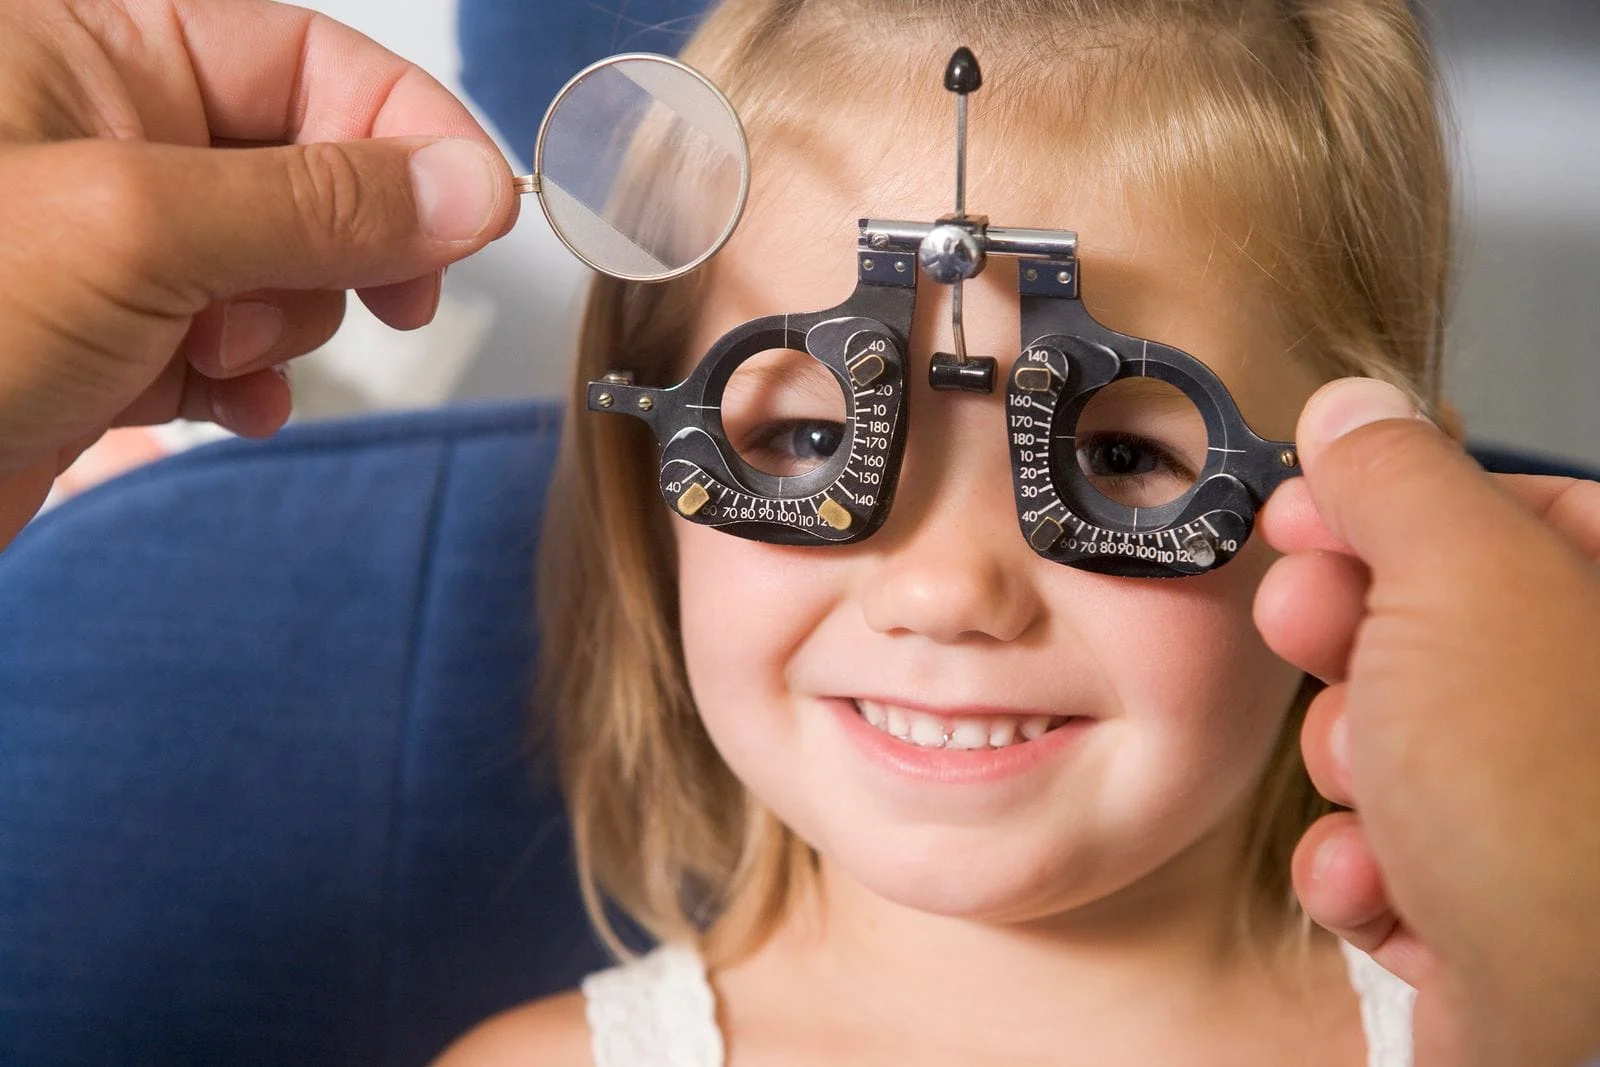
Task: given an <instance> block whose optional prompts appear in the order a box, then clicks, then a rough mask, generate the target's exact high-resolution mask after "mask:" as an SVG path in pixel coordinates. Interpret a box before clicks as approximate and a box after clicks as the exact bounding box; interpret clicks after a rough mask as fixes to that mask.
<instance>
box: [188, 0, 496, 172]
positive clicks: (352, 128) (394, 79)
mask: <svg viewBox="0 0 1600 1067" xmlns="http://www.w3.org/2000/svg"><path fill="white" fill-rule="evenodd" d="M172 11H173V15H174V19H175V22H176V24H177V26H178V27H179V29H180V32H181V33H182V36H183V45H184V46H185V49H186V50H187V52H188V55H189V62H190V64H191V66H192V67H193V70H194V76H195V83H196V85H197V86H198V88H199V91H200V95H201V98H202V101H203V104H204V107H205V113H206V120H207V123H208V124H209V127H210V130H211V133H212V136H213V137H214V138H219V139H224V140H235V141H251V142H284V143H306V142H312V141H346V140H353V139H356V138H363V137H402V136H408V135H413V134H431V135H438V136H444V137H468V138H472V139H474V140H478V141H484V142H488V141H489V140H490V138H489V136H488V134H486V133H485V132H484V130H483V127H481V126H479V125H478V123H477V121H476V120H475V119H474V118H473V117H472V114H471V112H469V111H468V110H467V108H466V106H465V105H463V104H462V103H461V101H459V100H457V99H456V98H455V97H454V96H453V95H452V94H451V93H450V91H449V90H447V89H446V88H445V87H444V86H443V85H440V84H439V82H438V81H436V80H435V79H434V78H433V77H432V76H431V75H429V74H428V73H427V72H426V71H424V70H423V69H422V68H421V67H418V66H417V65H416V64H414V63H411V62H408V61H407V60H404V59H402V58H400V57H399V56H397V55H395V54H394V53H393V52H391V51H389V50H388V49H387V48H384V47H383V46H382V45H380V44H378V43H377V42H376V41H373V40H372V39H370V38H368V37H366V36H364V35H363V34H361V33H359V32H357V31H356V30H353V29H351V28H350V27H348V26H345V25H343V24H342V23H339V22H335V21H334V20H333V19H330V18H328V17H327V16H325V15H322V14H319V13H318V12H315V11H307V10H306V9H304V8H298V7H290V6H288V5H287V4H278V3H273V2H271V0H172Z"/></svg>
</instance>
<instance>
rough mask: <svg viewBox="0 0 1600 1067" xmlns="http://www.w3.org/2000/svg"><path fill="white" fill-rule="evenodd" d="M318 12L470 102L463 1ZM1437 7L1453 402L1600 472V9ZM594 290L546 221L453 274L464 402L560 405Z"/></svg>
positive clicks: (1589, 5)
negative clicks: (466, 341)
mask: <svg viewBox="0 0 1600 1067" xmlns="http://www.w3.org/2000/svg"><path fill="white" fill-rule="evenodd" d="M527 2H529V3H537V2H539V0H527ZM592 2H594V3H597V4H602V5H605V4H611V5H615V4H619V3H623V2H624V0H592ZM311 6H314V7H317V8H319V9H320V10H322V11H324V12H326V13H328V14H329V15H332V16H333V17H335V18H338V19H340V20H341V21H343V22H347V23H349V24H351V25H353V26H355V27H357V28H359V29H361V30H362V31H364V32H365V33H367V34H369V35H370V36H372V37H374V38H376V39H377V40H379V41H381V42H382V43H384V44H385V45H387V46H388V47H390V48H392V49H394V50H395V51H397V52H399V53H401V54H402V55H405V56H407V57H408V58H410V59H412V60H414V61H416V62H418V63H420V64H421V65H422V66H423V67H425V68H427V69H428V70H430V71H431V72H433V73H434V74H435V76H437V77H439V78H440V79H441V80H442V81H444V82H445V83H446V84H447V85H450V86H452V87H453V88H455V89H456V90H457V91H458V92H459V84H458V82H457V70H458V67H459V63H458V59H457V56H456V52H455V40H454V39H455V32H454V3H453V0H410V2H406V3H404V4H398V3H394V2H392V0H313V3H312V4H311ZM1428 6H1429V7H1430V8H1431V9H1432V14H1431V16H1430V18H1431V20H1432V21H1433V22H1434V23H1435V27H1436V40H1437V44H1438V48H1439V51H1440V55H1441V58H1442V61H1443V64H1444V67H1445V71H1446V79H1447V81H1448V83H1449V86H1450V91H1451V94H1452V96H1453V98H1454V102H1455V107H1456V113H1457V118H1458V124H1459V128H1460V141H1461V145H1462V153H1463V159H1462V165H1461V173H1462V180H1461V202H1462V205H1463V217H1464V221H1465V225H1464V227H1463V232H1462V239H1461V246H1460V247H1461V254H1460V256H1459V259H1460V262H1461V273H1460V280H1459V283H1458V286H1457V293H1458V302H1457V308H1456V315H1455V318H1454V326H1455V331H1454V339H1453V351H1452V355H1451V363H1450V370H1449V372H1448V376H1447V383H1448V384H1447V387H1448V390H1449V392H1450V393H1451V394H1452V396H1453V397H1454V399H1456V401H1457V402H1458V403H1459V404H1460V406H1461V407H1462V409H1463V411H1464V412H1465V414H1466V416H1467V424H1468V429H1469V431H1470V432H1471V433H1472V434H1473V435H1474V436H1475V437H1478V438H1481V439H1484V440H1490V441H1497V442H1503V443H1508V444H1514V445H1518V446H1522V447H1526V448H1535V449H1541V450H1545V451H1551V452H1556V453H1562V454H1565V455H1568V456H1573V457H1577V458H1581V459H1583V460H1586V461H1588V462H1591V463H1595V464H1597V465H1600V418H1597V417H1596V408H1597V406H1600V3H1596V2H1594V0H1523V2H1520V3H1518V4H1515V5H1507V4H1504V3H1501V2H1500V0H1431V3H1430V4H1429V5H1428ZM581 279H582V273H581V270H580V269H579V268H578V267H577V266H576V265H575V264H574V263H573V262H572V261H570V259H569V258H568V257H567V256H566V255H565V254H564V253H563V252H562V251H561V250H560V248H559V246H558V245H556V244H555V242H554V239H553V238H552V237H550V235H549V234H548V231H547V230H546V228H545V223H544V219H543V217H542V216H541V215H540V213H539V211H538V210H537V206H536V205H534V204H532V203H529V204H527V205H525V210H524V213H523V219H522V221H521V222H520V223H519V224H518V226H517V228H516V230H515V231H514V233H513V234H512V236H510V237H508V238H507V239H505V240H503V241H501V242H499V243H498V244H496V245H495V246H492V247H491V248H490V249H488V250H487V251H485V252H484V253H482V254H480V255H479V256H477V257H474V258H473V259H472V260H469V261H467V262H465V263H462V264H460V265H458V266H456V267H453V268H452V269H451V271H450V276H449V282H448V286H447V293H448V294H450V296H451V298H452V299H459V300H461V301H463V302H464V303H466V304H468V305H471V306H474V307H487V308H489V309H491V311H492V314H493V321H492V323H491V324H490V325H489V326H488V328H487V336H486V337H485V338H484V339H483V342H482V344H481V346H480V354H479V355H478V356H477V357H476V358H475V359H474V360H473V361H472V363H471V365H470V366H468V367H467V368H466V369H465V370H464V371H463V373H462V375H461V376H460V379H459V381H458V382H457V383H456V384H455V386H454V390H453V391H454V394H455V395H456V396H457V397H460V398H476V397H485V396H507V395H527V394H553V393H559V392H561V391H562V389H563V387H564V382H565V374H566V368H565V367H564V365H563V357H562V354H563V352H564V346H563V345H562V344H560V343H559V342H560V339H562V338H565V337H567V336H570V330H571V326H572V304H573V298H574V294H575V293H576V291H577V287H578V285H579V284H580V282H581ZM353 325H354V326H355V328H357V329H362V327H361V326H360V324H359V322H357V323H354V324H353ZM442 325H444V326H445V327H446V328H448V327H449V324H448V323H447V324H442ZM362 336H363V337H364V338H365V337H368V336H373V337H377V338H379V339H378V340H375V341H373V342H372V343H373V344H375V345H377V346H378V347H379V349H380V350H379V351H377V352H375V353H373V355H372V356H371V358H372V359H374V360H378V359H382V358H383V353H382V351H381V348H382V346H383V345H384V344H385V343H392V341H391V342H385V341H383V340H382V339H381V335H379V334H376V333H375V332H374V333H372V334H368V333H365V332H364V333H363V334H362ZM428 338H429V335H428V334H427V333H426V332H424V333H423V334H421V335H420V336H419V337H418V338H416V339H415V340H416V341H417V342H420V343H423V344H428V343H433V344H439V345H441V346H443V345H445V343H446V342H447V340H448V339H446V338H442V337H437V336H436V337H435V338H434V339H433V340H432V341H431V342H430V341H429V339H428Z"/></svg>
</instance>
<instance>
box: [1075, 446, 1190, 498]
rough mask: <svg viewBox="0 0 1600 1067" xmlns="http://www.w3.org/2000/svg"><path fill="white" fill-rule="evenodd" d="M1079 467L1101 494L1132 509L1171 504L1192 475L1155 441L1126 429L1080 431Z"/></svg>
mask: <svg viewBox="0 0 1600 1067" xmlns="http://www.w3.org/2000/svg"><path fill="white" fill-rule="evenodd" d="M1078 469H1079V470H1081V471H1083V473H1084V474H1085V475H1086V476H1088V478H1089V479H1090V481H1091V482H1093V483H1094V486H1095V488H1096V489H1098V490H1099V491H1100V493H1101V495H1103V496H1105V497H1106V498H1108V499H1110V500H1113V501H1115V502H1117V503H1118V504H1122V505H1124V506H1126V507H1132V508H1155V507H1161V506H1162V505H1163V504H1170V503H1171V502H1172V501H1174V500H1176V499H1178V498H1179V497H1180V496H1182V495H1183V494H1184V493H1186V492H1188V491H1189V488H1190V487H1191V486H1192V485H1194V479H1195V475H1194V472H1193V471H1192V470H1190V469H1189V468H1188V466H1187V465H1186V464H1184V462H1183V461H1182V460H1180V459H1178V458H1177V457H1176V456H1174V455H1173V454H1172V451H1171V450H1170V449H1168V448H1166V447H1165V446H1163V445H1162V444H1161V443H1160V442H1158V441H1152V440H1150V439H1149V438H1148V437H1140V436H1139V435H1137V434H1130V433H1125V432H1114V431H1112V432H1100V433H1092V434H1083V433H1080V434H1079V437H1078Z"/></svg>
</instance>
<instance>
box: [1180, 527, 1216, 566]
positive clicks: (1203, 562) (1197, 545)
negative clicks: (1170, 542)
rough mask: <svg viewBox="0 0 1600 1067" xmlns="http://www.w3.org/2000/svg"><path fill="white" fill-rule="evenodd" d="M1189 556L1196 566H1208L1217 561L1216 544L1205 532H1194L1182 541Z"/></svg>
mask: <svg viewBox="0 0 1600 1067" xmlns="http://www.w3.org/2000/svg"><path fill="white" fill-rule="evenodd" d="M1183 547H1184V548H1185V549H1187V550H1188V552H1189V558H1190V559H1191V560H1193V561H1194V565H1195V566H1196V567H1210V566H1212V565H1213V564H1215V563H1216V562H1217V546H1216V545H1214V544H1212V543H1211V538H1209V537H1207V536H1206V535H1205V534H1195V535H1194V536H1193V537H1191V538H1189V539H1188V540H1187V541H1185V542H1184V543H1183Z"/></svg>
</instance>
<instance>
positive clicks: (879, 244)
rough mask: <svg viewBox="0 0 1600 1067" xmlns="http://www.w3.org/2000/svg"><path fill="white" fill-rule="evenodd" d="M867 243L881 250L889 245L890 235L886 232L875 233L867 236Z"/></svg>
mask: <svg viewBox="0 0 1600 1067" xmlns="http://www.w3.org/2000/svg"><path fill="white" fill-rule="evenodd" d="M867 243H868V244H869V245H871V246H872V247H873V248H876V249H878V250H879V251H880V252H881V251H882V250H883V249H885V248H888V247H889V235H888V234H886V233H875V234H873V235H872V236H870V237H868V238H867Z"/></svg>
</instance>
